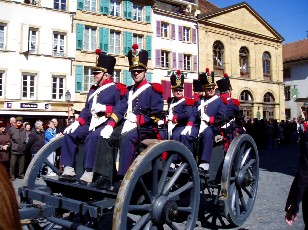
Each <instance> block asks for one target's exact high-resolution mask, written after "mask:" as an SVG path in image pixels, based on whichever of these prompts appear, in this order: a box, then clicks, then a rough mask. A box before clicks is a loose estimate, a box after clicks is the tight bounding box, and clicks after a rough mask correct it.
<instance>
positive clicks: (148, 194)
mask: <svg viewBox="0 0 308 230" xmlns="http://www.w3.org/2000/svg"><path fill="white" fill-rule="evenodd" d="M138 182H139V183H140V185H141V187H142V190H143V193H144V195H145V197H146V198H147V199H148V201H150V202H152V200H153V197H152V196H151V194H150V191H149V190H148V188H147V187H146V186H145V184H144V181H143V178H142V177H140V178H139V181H138Z"/></svg>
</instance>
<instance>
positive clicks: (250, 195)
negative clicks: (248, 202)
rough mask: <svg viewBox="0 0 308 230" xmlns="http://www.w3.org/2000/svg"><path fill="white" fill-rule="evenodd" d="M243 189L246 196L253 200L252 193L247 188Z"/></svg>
mask: <svg viewBox="0 0 308 230" xmlns="http://www.w3.org/2000/svg"><path fill="white" fill-rule="evenodd" d="M242 189H243V190H244V191H245V192H246V194H247V195H248V196H249V198H252V194H251V192H250V191H249V190H248V189H247V188H246V187H244V188H242Z"/></svg>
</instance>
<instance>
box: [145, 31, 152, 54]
mask: <svg viewBox="0 0 308 230" xmlns="http://www.w3.org/2000/svg"><path fill="white" fill-rule="evenodd" d="M145 49H146V51H148V54H149V59H152V36H151V35H146V36H145Z"/></svg>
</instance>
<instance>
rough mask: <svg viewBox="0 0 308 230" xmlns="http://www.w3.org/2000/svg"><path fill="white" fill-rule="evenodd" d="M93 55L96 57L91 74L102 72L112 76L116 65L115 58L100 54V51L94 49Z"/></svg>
mask: <svg viewBox="0 0 308 230" xmlns="http://www.w3.org/2000/svg"><path fill="white" fill-rule="evenodd" d="M95 53H96V54H97V55H98V56H97V58H96V67H94V71H93V74H95V73H101V72H104V73H109V74H110V75H113V70H114V66H115V64H116V59H115V57H113V56H110V55H108V54H106V53H104V52H102V51H101V50H100V49H96V50H95Z"/></svg>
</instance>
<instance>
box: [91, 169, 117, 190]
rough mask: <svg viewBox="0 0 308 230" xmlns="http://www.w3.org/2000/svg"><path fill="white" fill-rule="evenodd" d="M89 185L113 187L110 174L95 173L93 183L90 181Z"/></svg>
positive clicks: (106, 188) (103, 187) (104, 188)
mask: <svg viewBox="0 0 308 230" xmlns="http://www.w3.org/2000/svg"><path fill="white" fill-rule="evenodd" d="M88 187H91V188H97V189H103V190H109V189H110V187H111V181H110V178H109V177H108V176H104V175H101V174H98V173H94V175H93V181H92V183H88Z"/></svg>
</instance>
